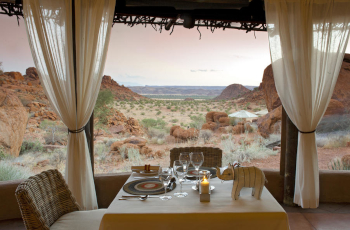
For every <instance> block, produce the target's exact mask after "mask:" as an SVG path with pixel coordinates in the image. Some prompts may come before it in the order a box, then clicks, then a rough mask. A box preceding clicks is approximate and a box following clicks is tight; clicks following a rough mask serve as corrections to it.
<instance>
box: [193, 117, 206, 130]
mask: <svg viewBox="0 0 350 230" xmlns="http://www.w3.org/2000/svg"><path fill="white" fill-rule="evenodd" d="M190 118H191V120H192V122H191V123H190V127H191V128H196V129H201V128H202V125H203V124H204V123H205V117H204V116H202V115H198V116H191V117H190Z"/></svg>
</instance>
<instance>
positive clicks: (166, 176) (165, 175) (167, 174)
mask: <svg viewBox="0 0 350 230" xmlns="http://www.w3.org/2000/svg"><path fill="white" fill-rule="evenodd" d="M171 176H172V174H171V168H168V169H163V170H162V171H160V172H159V180H160V181H161V182H162V183H163V185H164V190H165V192H164V196H160V197H159V198H160V199H161V200H170V199H171V198H172V196H166V192H167V191H166V189H167V186H168V184H169V182H170V179H171Z"/></svg>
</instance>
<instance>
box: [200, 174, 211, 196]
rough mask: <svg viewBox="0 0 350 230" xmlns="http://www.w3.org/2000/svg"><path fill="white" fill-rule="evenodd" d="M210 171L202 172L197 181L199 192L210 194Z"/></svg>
mask: <svg viewBox="0 0 350 230" xmlns="http://www.w3.org/2000/svg"><path fill="white" fill-rule="evenodd" d="M210 193H211V191H210V172H209V173H205V174H203V176H202V177H201V178H200V182H199V194H210Z"/></svg>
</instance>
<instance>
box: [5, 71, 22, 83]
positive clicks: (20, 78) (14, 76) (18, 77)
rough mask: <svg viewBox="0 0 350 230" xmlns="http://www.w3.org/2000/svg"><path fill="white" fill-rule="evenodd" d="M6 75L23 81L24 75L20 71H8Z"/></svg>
mask: <svg viewBox="0 0 350 230" xmlns="http://www.w3.org/2000/svg"><path fill="white" fill-rule="evenodd" d="M5 75H8V76H10V77H11V78H12V79H14V80H16V81H23V80H24V77H23V76H22V74H21V73H20V72H6V73H5Z"/></svg>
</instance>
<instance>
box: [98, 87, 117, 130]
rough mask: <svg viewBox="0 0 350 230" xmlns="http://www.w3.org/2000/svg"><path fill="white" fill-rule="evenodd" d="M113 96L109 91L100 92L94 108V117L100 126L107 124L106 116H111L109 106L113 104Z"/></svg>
mask: <svg viewBox="0 0 350 230" xmlns="http://www.w3.org/2000/svg"><path fill="white" fill-rule="evenodd" d="M113 100H114V96H113V93H112V91H110V90H100V92H99V93H98V97H97V100H96V104H95V108H94V116H96V117H97V118H98V121H99V122H101V123H102V124H107V123H108V116H109V115H110V114H111V109H110V106H111V105H112V104H113Z"/></svg>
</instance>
